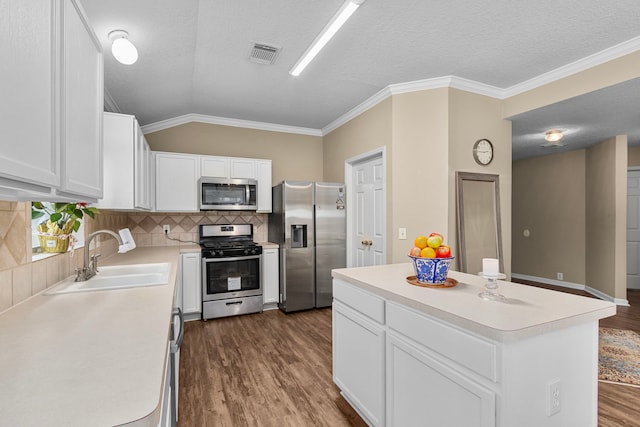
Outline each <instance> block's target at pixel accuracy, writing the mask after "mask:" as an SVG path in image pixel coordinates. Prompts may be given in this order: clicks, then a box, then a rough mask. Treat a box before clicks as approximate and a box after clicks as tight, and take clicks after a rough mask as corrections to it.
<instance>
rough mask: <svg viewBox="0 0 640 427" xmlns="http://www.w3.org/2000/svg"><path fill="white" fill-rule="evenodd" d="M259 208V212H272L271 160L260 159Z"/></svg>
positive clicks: (258, 170) (258, 171) (258, 169)
mask: <svg viewBox="0 0 640 427" xmlns="http://www.w3.org/2000/svg"><path fill="white" fill-rule="evenodd" d="M257 173H258V200H257V202H258V208H257V209H256V211H257V212H261V213H271V205H272V202H271V188H272V185H271V180H272V178H271V160H258V168H257Z"/></svg>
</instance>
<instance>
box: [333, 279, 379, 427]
mask: <svg viewBox="0 0 640 427" xmlns="http://www.w3.org/2000/svg"><path fill="white" fill-rule="evenodd" d="M334 289H335V288H334ZM384 346H385V331H384V328H383V326H382V325H380V324H379V323H377V322H375V321H373V320H371V319H369V318H368V317H366V316H365V315H363V314H361V313H359V312H357V311H356V310H353V309H351V308H349V307H348V306H347V305H345V304H342V303H340V302H339V301H337V300H334V302H333V381H334V382H335V383H336V385H337V386H338V387H340V390H341V391H342V395H343V396H344V398H345V399H346V400H347V401H348V402H349V404H351V406H352V407H353V408H354V409H355V410H356V411H357V412H358V414H360V416H361V417H362V418H363V419H364V420H365V421H366V422H367V424H369V425H371V426H383V425H384V424H385V385H384V382H385V366H384V365H385V351H384Z"/></svg>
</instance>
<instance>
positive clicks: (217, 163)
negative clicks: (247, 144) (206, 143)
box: [200, 156, 229, 178]
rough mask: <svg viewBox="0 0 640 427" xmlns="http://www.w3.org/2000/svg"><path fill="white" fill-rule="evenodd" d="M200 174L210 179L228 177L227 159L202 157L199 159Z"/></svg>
mask: <svg viewBox="0 0 640 427" xmlns="http://www.w3.org/2000/svg"><path fill="white" fill-rule="evenodd" d="M200 169H201V170H200V174H201V175H202V176H208V177H212V178H228V177H229V158H228V157H216V156H202V157H201V158H200Z"/></svg>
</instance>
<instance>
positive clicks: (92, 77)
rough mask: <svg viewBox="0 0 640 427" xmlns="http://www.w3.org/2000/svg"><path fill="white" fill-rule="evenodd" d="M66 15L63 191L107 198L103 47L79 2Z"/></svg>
mask: <svg viewBox="0 0 640 427" xmlns="http://www.w3.org/2000/svg"><path fill="white" fill-rule="evenodd" d="M63 9H64V14H63V17H64V19H63V34H64V38H63V44H64V45H63V49H62V50H63V52H64V59H63V73H62V74H63V77H64V81H63V85H62V101H63V106H64V108H63V123H64V124H63V128H62V147H63V149H62V152H61V154H62V165H63V167H62V179H63V181H62V189H63V190H64V191H65V192H70V193H73V194H78V195H82V196H88V197H91V198H100V197H102V110H103V94H104V85H103V81H102V80H103V65H102V47H101V45H100V42H99V41H98V39H97V37H96V35H95V34H94V32H93V30H92V29H91V27H90V26H89V24H88V22H87V20H86V18H85V15H84V12H83V11H82V8H81V6H80V3H79V2H78V1H74V0H65V1H64V7H63Z"/></svg>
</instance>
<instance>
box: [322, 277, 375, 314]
mask: <svg viewBox="0 0 640 427" xmlns="http://www.w3.org/2000/svg"><path fill="white" fill-rule="evenodd" d="M333 298H334V299H337V300H339V301H340V302H342V303H343V304H346V305H348V306H349V307H351V308H353V309H354V310H356V311H358V312H360V313H362V314H364V315H365V316H367V317H369V318H370V319H372V320H375V321H376V322H378V323H380V324H384V300H383V299H382V298H380V297H377V296H375V295H373V294H370V293H369V292H367V291H363V290H362V289H359V288H357V287H356V286H353V285H351V284H349V283H346V282H344V281H342V280H339V279H333Z"/></svg>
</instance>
